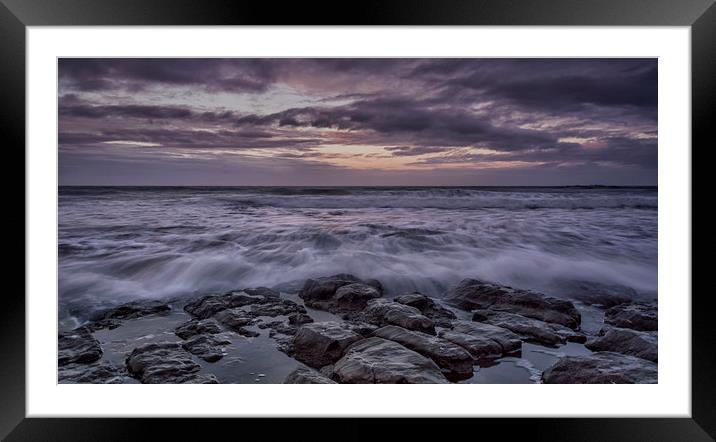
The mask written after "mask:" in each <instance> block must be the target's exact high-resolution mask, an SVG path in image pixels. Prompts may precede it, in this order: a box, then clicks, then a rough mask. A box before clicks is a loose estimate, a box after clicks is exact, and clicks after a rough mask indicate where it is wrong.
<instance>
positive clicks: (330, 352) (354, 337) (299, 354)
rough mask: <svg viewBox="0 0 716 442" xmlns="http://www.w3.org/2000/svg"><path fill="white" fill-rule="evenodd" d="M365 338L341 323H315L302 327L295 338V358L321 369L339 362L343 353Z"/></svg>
mask: <svg viewBox="0 0 716 442" xmlns="http://www.w3.org/2000/svg"><path fill="white" fill-rule="evenodd" d="M362 338H363V337H362V336H361V335H359V334H357V333H355V332H354V331H352V330H351V329H350V328H349V327H347V326H346V325H345V324H342V323H339V322H314V323H312V324H306V325H303V326H301V328H299V329H298V331H297V332H296V335H295V336H294V338H293V352H294V354H293V356H294V357H295V358H296V359H298V360H299V361H301V362H303V363H304V364H306V365H308V366H310V367H314V368H320V367H323V366H324V365H328V364H332V363H334V362H335V361H337V360H338V359H339V358H340V357H341V356H342V355H343V351H344V350H345V349H346V347H348V346H349V345H351V344H352V343H354V342H356V341H358V340H360V339H362Z"/></svg>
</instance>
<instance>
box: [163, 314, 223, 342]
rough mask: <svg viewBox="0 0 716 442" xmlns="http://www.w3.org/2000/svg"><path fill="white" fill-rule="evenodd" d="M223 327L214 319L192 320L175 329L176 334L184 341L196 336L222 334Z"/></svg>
mask: <svg viewBox="0 0 716 442" xmlns="http://www.w3.org/2000/svg"><path fill="white" fill-rule="evenodd" d="M220 332H221V327H219V324H218V323H217V322H216V320H214V319H192V320H191V321H188V322H185V323H183V324H181V325H180V326H179V327H177V328H175V329H174V334H175V335H177V336H179V337H180V338H182V339H188V338H190V337H192V336H195V335H201V334H215V333H220Z"/></svg>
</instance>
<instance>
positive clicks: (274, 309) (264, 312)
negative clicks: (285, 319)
mask: <svg viewBox="0 0 716 442" xmlns="http://www.w3.org/2000/svg"><path fill="white" fill-rule="evenodd" d="M244 309H245V310H246V311H247V313H248V315H249V316H253V317H259V316H269V317H272V318H275V317H276V316H288V315H290V314H292V313H306V309H305V308H304V307H303V306H302V305H299V304H296V303H295V302H293V301H291V300H290V299H278V300H271V301H269V302H263V303H261V304H255V305H251V306H248V307H244Z"/></svg>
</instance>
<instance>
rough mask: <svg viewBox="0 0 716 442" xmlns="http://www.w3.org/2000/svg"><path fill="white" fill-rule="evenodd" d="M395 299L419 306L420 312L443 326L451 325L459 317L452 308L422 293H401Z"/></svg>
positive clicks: (411, 305) (402, 302)
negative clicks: (449, 308)
mask: <svg viewBox="0 0 716 442" xmlns="http://www.w3.org/2000/svg"><path fill="white" fill-rule="evenodd" d="M393 301H395V302H399V303H401V304H405V305H409V306H410V307H415V308H417V309H418V310H420V313H422V314H423V315H425V316H426V317H428V318H430V319H432V321H433V322H434V323H435V325H439V326H441V327H450V323H451V322H452V321H454V320H455V319H456V318H457V317H456V316H455V313H453V312H452V311H451V310H448V309H447V308H445V307H443V306H442V305H440V304H438V303H437V302H436V301H435V300H434V299H432V298H430V297H428V296H425V295H423V294H420V293H410V294H407V295H401V296H398V297H396V298H394V299H393Z"/></svg>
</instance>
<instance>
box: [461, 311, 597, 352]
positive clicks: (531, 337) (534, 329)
mask: <svg viewBox="0 0 716 442" xmlns="http://www.w3.org/2000/svg"><path fill="white" fill-rule="evenodd" d="M472 320H473V321H477V322H484V323H486V324H491V325H496V326H498V327H502V328H506V329H507V330H510V331H512V332H514V333H516V334H517V335H519V336H520V337H521V338H522V339H524V340H526V341H530V342H534V343H537V344H541V345H546V346H548V347H557V346H559V345H563V344H565V343H566V342H567V341H570V342H579V343H584V342H586V341H587V337H586V336H585V335H583V334H582V333H578V332H576V331H574V330H572V329H571V328H569V327H565V326H563V325H559V324H554V323H551V322H544V321H540V320H538V319H533V318H528V317H526V316H522V315H518V314H515V313H508V312H499V311H497V312H495V311H492V310H478V311H476V312H475V313H474V315H473V316H472Z"/></svg>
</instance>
